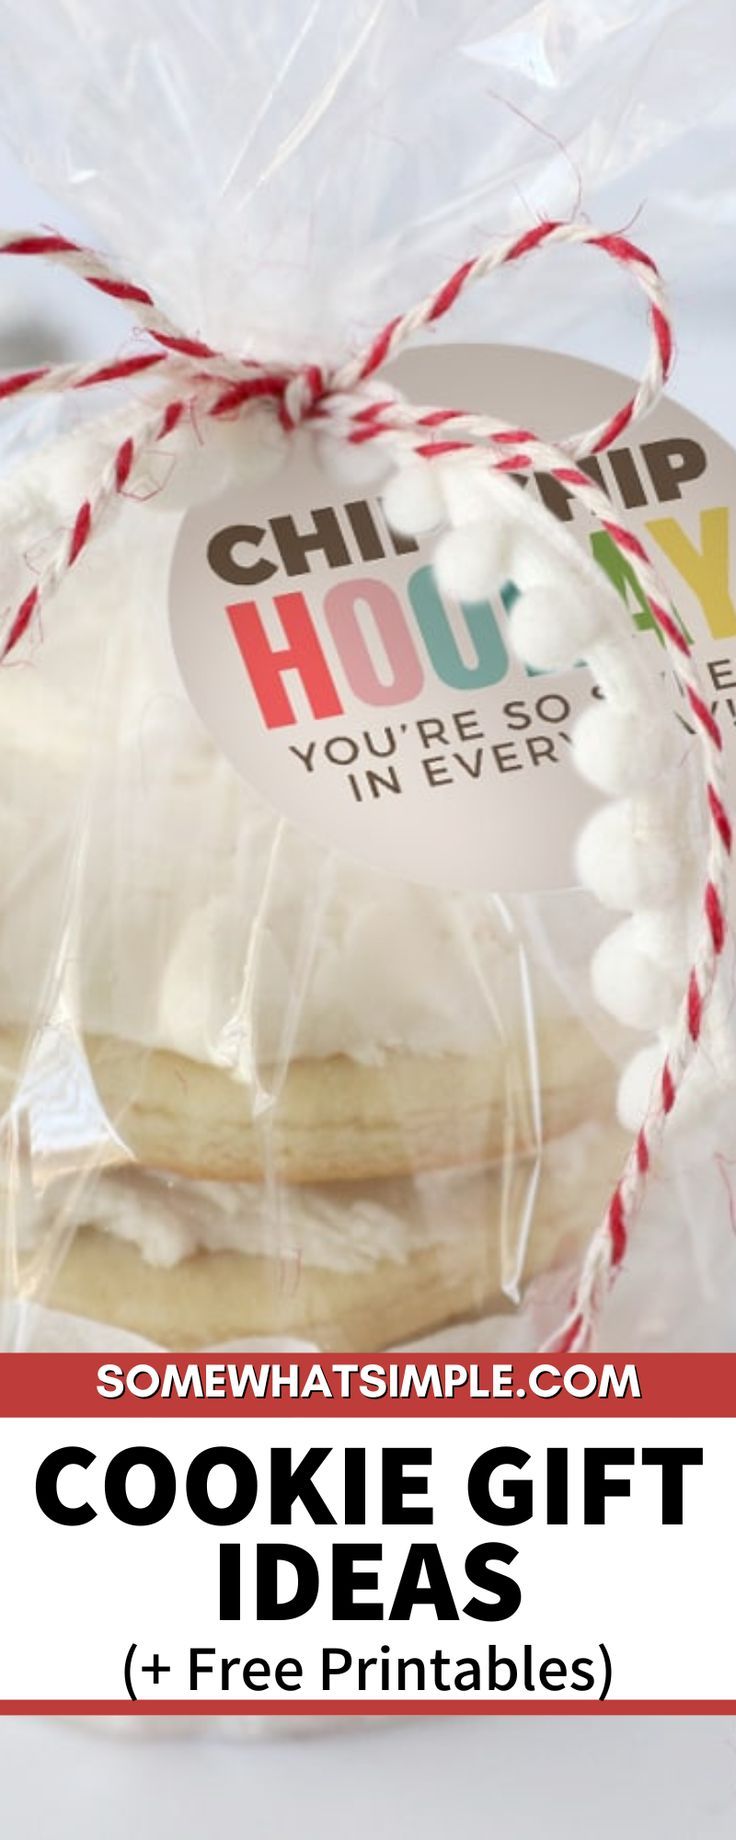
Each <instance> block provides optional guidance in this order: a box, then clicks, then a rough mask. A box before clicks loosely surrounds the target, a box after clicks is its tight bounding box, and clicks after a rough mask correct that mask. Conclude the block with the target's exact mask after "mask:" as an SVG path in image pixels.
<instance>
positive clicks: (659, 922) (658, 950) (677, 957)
mask: <svg viewBox="0 0 736 1840" xmlns="http://www.w3.org/2000/svg"><path fill="white" fill-rule="evenodd" d="M632 925H634V926H635V928H636V943H637V948H638V950H639V951H640V952H641V954H642V956H643V957H644V958H651V959H654V961H655V963H656V964H658V965H662V966H664V969H665V970H666V971H667V972H668V974H669V976H670V978H672V979H674V982H675V983H676V985H677V987H678V994H679V996H680V997H682V995H683V992H684V987H685V975H686V972H687V970H688V967H689V963H690V956H691V948H690V941H689V938H688V903H687V901H678V902H677V904H676V905H675V906H674V907H652V908H645V909H644V911H643V912H642V913H638V914H634V915H633V917H632Z"/></svg>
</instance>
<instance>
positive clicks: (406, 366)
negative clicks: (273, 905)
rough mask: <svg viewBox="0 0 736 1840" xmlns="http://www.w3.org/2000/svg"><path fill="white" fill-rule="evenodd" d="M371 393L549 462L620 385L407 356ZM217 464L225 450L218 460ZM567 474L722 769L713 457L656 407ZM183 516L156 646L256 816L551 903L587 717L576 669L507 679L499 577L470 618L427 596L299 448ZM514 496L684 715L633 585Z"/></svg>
mask: <svg viewBox="0 0 736 1840" xmlns="http://www.w3.org/2000/svg"><path fill="white" fill-rule="evenodd" d="M391 375H392V380H393V381H394V382H395V383H396V384H397V385H398V386H399V387H400V388H401V389H402V390H403V391H404V392H405V394H406V395H407V396H408V397H409V398H410V399H411V400H413V401H415V402H419V403H422V402H447V403H452V404H454V405H459V404H460V405H464V406H465V407H467V408H468V409H471V410H474V411H479V412H487V413H493V414H494V415H498V416H501V417H507V418H509V420H511V421H513V420H516V421H518V422H522V423H523V424H524V425H525V426H529V427H532V428H534V430H535V433H537V434H538V435H540V436H541V437H550V438H554V437H555V436H557V435H558V434H559V433H560V432H561V431H566V430H568V429H569V428H571V427H578V426H584V425H587V424H588V423H589V422H591V421H594V420H595V419H596V418H599V417H601V416H604V415H606V414H607V413H609V412H613V410H615V408H616V407H617V406H618V405H619V404H620V402H621V400H622V398H623V397H625V395H626V392H627V387H628V385H627V380H626V379H624V378H622V377H621V376H620V375H619V374H618V373H616V372H614V371H610V370H604V369H602V368H601V367H599V366H595V365H592V364H588V363H585V362H583V361H581V360H578V359H572V358H567V357H561V356H559V355H557V354H554V353H549V352H542V351H526V350H523V349H520V348H518V347H508V348H507V347H499V346H483V345H475V346H468V345H464V346H443V347H441V348H435V347H430V346H426V347H423V348H420V349H418V350H411V351H408V352H407V353H405V354H404V355H403V356H402V357H401V358H400V359H399V360H398V361H397V362H396V364H395V365H394V366H393V367H392V370H391ZM234 452H235V454H236V448H235V447H234ZM583 467H584V470H586V471H587V472H589V473H590V476H591V477H592V478H593V479H594V480H595V482H596V483H597V484H599V485H601V486H602V487H603V488H604V490H605V491H606V493H607V494H608V495H609V497H610V501H611V504H612V507H613V508H614V510H616V509H618V510H623V511H624V513H625V515H626V517H627V518H628V519H629V520H630V522H631V525H632V526H633V528H634V529H635V530H637V531H638V532H639V533H640V534H641V536H642V538H643V540H644V542H645V544H646V546H647V549H648V551H649V553H650V555H651V557H652V560H653V561H654V563H655V566H657V567H658V568H659V569H660V571H661V574H662V576H663V579H664V580H665V581H666V582H667V584H668V586H669V588H670V590H671V592H672V593H673V596H674V600H675V604H676V606H677V609H678V613H679V617H680V619H681V621H682V623H683V625H684V627H685V628H686V630H687V632H688V634H689V636H690V638H691V639H692V641H693V643H694V649H695V654H696V658H697V661H698V664H699V666H700V668H701V671H702V673H703V675H704V678H705V681H706V685H707V687H708V690H709V692H711V701H712V704H713V707H714V710H715V712H716V714H717V716H718V719H719V721H720V723H721V726H722V728H723V730H724V734H725V740H726V747H727V748H728V749H729V750H730V751H731V753H732V754H733V750H734V749H736V605H734V602H733V601H732V599H731V595H730V586H729V527H730V518H731V502H732V500H734V499H736V492H735V490H734V488H735V487H736V464H735V462H734V455H733V453H732V451H731V449H730V448H729V447H728V446H727V445H726V443H725V442H724V441H722V440H721V439H720V438H719V437H717V436H716V435H714V434H713V433H712V432H711V431H710V430H709V429H707V428H706V427H705V426H704V425H703V424H702V423H701V422H699V421H698V420H697V419H696V418H695V417H694V416H692V415H691V414H689V413H688V412H687V411H686V410H684V409H682V408H680V407H679V406H678V405H677V404H675V403H672V402H671V401H667V400H665V401H664V402H662V403H661V404H660V405H659V407H658V408H657V409H656V410H655V411H654V412H653V414H652V415H651V416H650V417H649V418H648V420H647V421H646V423H645V425H644V427H643V428H642V429H640V428H639V427H638V426H637V427H636V428H635V429H634V430H633V431H632V433H631V434H630V435H629V434H625V435H623V436H622V437H621V439H620V441H619V442H618V443H617V444H616V445H614V446H613V448H611V449H609V450H608V451H607V452H606V453H605V454H602V455H600V456H598V457H596V458H594V459H592V460H588V461H585V462H583ZM213 489H215V492H216V495H215V496H212V497H210V498H209V499H206V500H205V501H204V502H200V503H199V504H197V505H196V506H195V507H193V508H192V509H191V510H190V511H189V512H187V514H186V515H185V516H184V518H183V520H182V524H181V528H180V531H179V533H178V539H177V542H176V546H175V552H174V558H173V565H172V574H171V590H170V596H171V623H172V636H173V644H174V649H175V652H176V656H177V659H178V663H179V668H180V670H181V673H182V677H183V679H184V683H185V685H186V688H187V690H188V693H189V696H190V698H191V700H192V702H193V704H194V705H195V707H196V709H197V710H198V712H199V714H200V716H201V718H202V720H203V721H204V723H205V725H206V727H207V728H208V730H209V732H210V734H211V736H212V738H213V739H214V741H215V742H216V744H217V745H218V747H220V748H221V749H222V750H223V752H224V753H225V754H226V755H227V756H228V757H229V758H230V760H231V761H232V763H233V765H234V766H235V767H236V768H237V770H238V771H239V772H240V773H242V774H243V775H244V777H245V778H246V779H247V780H248V781H249V782H250V784H251V785H252V786H253V787H254V788H255V789H256V790H257V791H258V792H260V793H261V794H262V796H263V797H264V799H266V800H267V801H268V802H269V803H270V804H271V805H273V806H274V807H275V808H276V809H277V810H278V811H280V812H282V813H283V814H284V815H285V816H287V817H288V818H289V819H291V820H292V821H293V823H295V824H296V825H298V826H300V827H302V828H303V829H305V830H306V831H308V832H310V833H311V834H313V835H314V836H316V837H317V838H319V839H320V840H321V841H323V842H324V843H325V844H327V845H329V846H332V847H335V848H337V849H340V850H343V851H345V852H347V853H349V854H351V855H353V856H355V857H358V858H360V859H362V860H364V861H367V862H369V863H371V864H372V865H374V866H375V867H377V868H380V869H384V870H387V871H389V872H392V873H397V874H401V875H405V876H408V877H410V878H412V879H414V880H417V881H421V882H427V883H434V884H440V885H445V886H454V887H476V888H489V889H493V890H495V891H497V892H507V891H508V892H512V891H517V892H521V891H525V890H534V889H544V888H550V889H551V888H561V887H566V886H569V885H570V884H571V883H573V882H574V880H575V873H574V868H573V854H574V845H575V840H576V838H577V836H578V834H579V832H580V829H581V826H582V824H583V823H584V821H585V818H586V817H587V816H588V814H589V813H590V811H591V810H592V809H593V808H594V806H595V804H596V794H595V793H594V791H593V790H592V789H591V787H590V786H589V785H587V784H585V783H584V781H583V780H582V778H581V777H580V776H579V774H578V773H577V772H576V770H575V768H574V766H573V764H572V759H571V738H572V734H573V730H574V727H575V724H576V722H577V720H578V719H579V717H580V715H581V714H582V713H583V711H584V710H585V709H586V708H587V707H589V706H590V703H591V699H592V698H594V697H597V696H598V694H599V693H598V692H597V690H596V688H595V685H594V683H593V680H592V678H591V675H590V672H589V671H588V669H587V667H586V666H585V665H584V664H582V663H581V664H578V665H576V666H574V667H573V668H572V669H568V670H565V671H559V672H558V671H539V670H533V669H532V668H531V667H530V666H528V665H527V666H524V665H523V664H521V663H520V662H519V660H518V659H517V658H516V657H515V655H514V651H513V647H512V643H511V629H512V625H513V620H514V610H515V607H518V606H520V604H521V602H520V597H519V590H518V587H517V585H516V583H515V581H514V578H513V565H511V566H510V567H509V568H507V569H505V570H503V571H502V572H501V573H500V574H499V577H498V579H496V580H493V581H489V583H488V587H487V591H486V592H485V594H484V596H483V598H482V599H474V600H465V601H461V600H459V599H457V598H455V597H452V596H449V595H447V594H446V593H443V592H442V591H441V590H440V588H439V586H438V583H437V580H436V577H435V574H434V571H433V568H432V564H431V555H432V551H433V548H434V546H435V542H436V532H428V533H427V537H426V539H423V540H422V541H421V542H417V541H415V540H413V539H409V538H406V537H399V536H397V535H396V534H395V532H392V530H391V529H390V527H389V524H388V522H387V520H386V518H385V516H384V513H383V509H382V502H381V481H380V480H379V481H378V483H377V484H372V485H370V486H361V485H359V484H350V483H348V482H346V481H343V482H338V479H337V476H336V475H334V474H333V473H332V472H330V471H327V470H326V468H325V466H324V464H323V460H322V453H321V449H320V447H319V445H318V443H317V442H315V441H314V439H313V437H312V435H311V434H310V433H309V432H307V431H297V433H296V434H295V435H294V436H293V437H292V439H291V441H290V442H289V444H288V448H287V457H286V461H285V464H284V467H283V469H282V470H281V471H280V472H279V473H278V474H277V476H276V477H275V478H274V477H272V478H270V479H268V480H267V481H264V482H253V481H252V480H249V479H248V478H247V477H244V478H243V480H242V482H241V483H238V479H237V459H236V460H235V464H234V469H233V475H232V478H231V480H230V481H229V483H228V484H227V486H226V487H225V489H221V476H220V479H219V481H218V484H217V487H216V488H214V473H213ZM522 489H523V490H524V491H525V492H528V493H530V494H533V495H534V496H535V497H536V498H537V499H539V500H541V501H542V503H544V504H545V505H546V506H547V508H548V509H550V510H552V511H553V512H554V513H555V515H556V516H557V517H558V518H559V519H560V520H561V521H563V522H564V523H566V524H567V525H568V527H569V528H570V529H571V530H572V531H574V532H575V534H576V535H579V538H580V542H581V543H582V544H584V545H585V546H586V547H587V548H588V551H589V553H591V554H592V555H593V557H594V558H595V560H596V561H597V563H598V564H599V565H600V567H601V569H602V570H603V571H604V573H605V575H606V576H607V577H608V579H609V582H610V583H611V584H612V585H613V587H614V589H615V590H616V591H617V592H618V594H619V595H620V598H621V619H622V621H624V622H628V623H629V624H630V626H631V629H632V631H633V632H634V633H636V634H637V635H638V642H639V643H641V645H642V646H645V647H647V648H649V656H650V658H651V660H652V661H653V664H654V669H655V672H656V671H657V670H661V681H662V693H663V695H666V696H668V698H670V700H671V702H672V720H673V722H678V723H679V725H680V727H679V733H680V735H681V738H682V755H683V758H684V757H685V756H686V755H687V752H688V749H689V747H690V745H691V743H692V729H691V725H690V723H689V722H688V719H687V708H686V704H685V703H684V700H681V699H679V697H678V692H677V686H676V685H673V684H672V682H671V678H670V673H669V669H668V667H667V665H666V660H665V654H664V650H663V646H662V643H661V640H660V638H659V636H658V633H657V631H656V628H655V625H654V622H653V620H652V618H651V615H650V614H649V611H648V608H647V604H646V600H645V597H644V594H643V592H642V589H641V587H640V585H639V583H638V581H637V577H636V573H635V569H634V567H633V566H632V565H631V564H630V563H629V562H627V561H625V560H624V558H623V557H622V555H621V553H620V552H619V551H618V550H617V549H616V547H615V545H614V543H613V540H612V538H611V537H609V536H608V535H607V534H606V533H605V532H604V531H601V530H596V529H595V527H593V526H591V523H590V520H589V518H588V517H587V516H586V514H585V512H584V511H581V508H580V507H579V505H578V504H577V503H576V501H575V500H574V498H573V497H572V496H571V495H569V494H568V493H567V491H566V490H565V488H564V487H563V486H561V485H560V484H559V483H558V482H557V481H554V480H553V479H552V478H551V477H550V476H548V475H544V474H538V475H535V476H534V477H533V478H531V479H528V480H527V481H526V482H525V483H524V485H523V487H522V485H521V484H520V486H519V490H520V491H521V490H522Z"/></svg>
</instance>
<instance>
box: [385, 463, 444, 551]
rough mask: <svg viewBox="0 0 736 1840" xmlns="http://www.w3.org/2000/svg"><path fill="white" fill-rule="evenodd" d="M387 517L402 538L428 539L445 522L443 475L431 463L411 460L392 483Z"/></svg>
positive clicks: (388, 494) (386, 500) (389, 482)
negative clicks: (430, 532) (430, 533)
mask: <svg viewBox="0 0 736 1840" xmlns="http://www.w3.org/2000/svg"><path fill="white" fill-rule="evenodd" d="M383 513H384V517H385V518H386V521H387V523H388V524H389V525H390V526H391V529H392V530H395V531H397V532H398V534H399V536H402V537H424V536H426V535H427V534H428V532H429V531H431V530H436V529H437V528H438V526H439V525H440V524H443V523H444V521H445V500H444V496H443V492H442V484H441V480H440V475H439V473H438V472H437V469H436V467H435V465H433V463H432V461H430V460H411V461H408V462H407V464H406V465H405V466H402V467H399V470H398V472H396V473H394V474H393V477H392V478H391V479H389V481H388V484H387V486H386V490H385V492H384V495H383Z"/></svg>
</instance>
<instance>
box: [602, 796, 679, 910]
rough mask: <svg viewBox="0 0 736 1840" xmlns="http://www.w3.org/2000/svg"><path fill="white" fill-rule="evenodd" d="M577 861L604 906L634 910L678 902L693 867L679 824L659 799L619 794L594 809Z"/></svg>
mask: <svg viewBox="0 0 736 1840" xmlns="http://www.w3.org/2000/svg"><path fill="white" fill-rule="evenodd" d="M576 864H577V871H578V875H579V877H580V880H581V882H582V883H583V885H584V886H585V887H586V888H590V889H591V891H592V893H593V894H594V895H596V896H597V898H598V900H599V901H600V902H601V903H602V905H603V906H604V907H613V908H619V909H624V910H625V909H627V908H628V909H629V911H631V910H633V909H634V908H637V907H657V906H666V905H667V903H668V902H670V901H674V900H675V898H676V896H677V894H678V891H679V889H680V886H681V883H682V881H683V877H684V874H685V872H686V868H687V867H689V864H687V863H686V859H685V856H684V852H683V849H682V843H681V841H678V838H677V835H676V830H675V826H674V824H672V823H671V822H670V821H669V820H668V816H667V813H666V812H665V810H664V809H663V807H662V806H661V805H657V803H656V802H655V800H654V799H650V800H645V799H617V800H616V803H615V804H614V805H606V806H604V807H603V809H602V810H601V811H596V812H594V814H593V817H592V818H589V819H588V823H587V824H586V825H585V827H584V829H583V830H582V831H581V834H580V837H579V838H578V845H577V851H576Z"/></svg>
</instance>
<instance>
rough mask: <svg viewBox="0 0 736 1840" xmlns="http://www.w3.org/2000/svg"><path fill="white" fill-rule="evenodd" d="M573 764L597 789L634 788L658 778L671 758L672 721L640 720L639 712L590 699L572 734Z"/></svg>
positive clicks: (673, 748) (609, 791)
mask: <svg viewBox="0 0 736 1840" xmlns="http://www.w3.org/2000/svg"><path fill="white" fill-rule="evenodd" d="M573 751H574V758H575V765H576V767H577V769H578V772H579V773H582V776H583V779H586V780H587V781H588V783H589V784H590V785H591V786H596V787H597V788H598V790H599V791H600V792H608V793H610V794H612V795H616V794H617V793H627V792H628V793H631V792H637V791H639V790H640V788H642V787H644V786H649V785H651V783H652V781H653V780H656V779H658V778H659V777H660V776H661V774H663V773H664V772H665V771H666V770H667V768H668V767H670V766H671V765H672V763H673V761H674V758H675V735H674V724H673V723H671V722H669V721H667V720H664V721H657V720H656V719H655V717H654V715H652V718H651V721H649V722H645V721H642V717H641V712H640V711H638V710H633V709H615V708H613V707H612V706H611V704H610V703H605V702H598V703H594V704H593V705H592V707H591V708H590V709H586V711H585V714H584V715H583V716H581V718H580V721H579V722H578V723H577V725H576V728H575V731H574V734H573Z"/></svg>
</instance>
